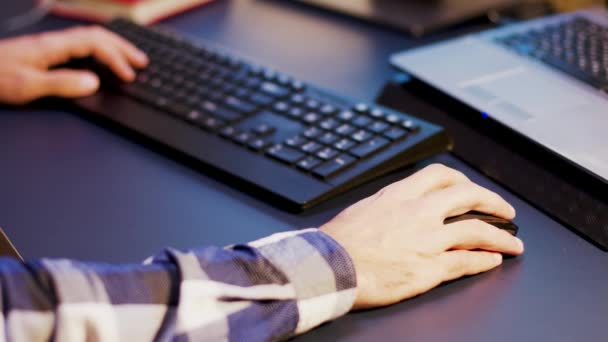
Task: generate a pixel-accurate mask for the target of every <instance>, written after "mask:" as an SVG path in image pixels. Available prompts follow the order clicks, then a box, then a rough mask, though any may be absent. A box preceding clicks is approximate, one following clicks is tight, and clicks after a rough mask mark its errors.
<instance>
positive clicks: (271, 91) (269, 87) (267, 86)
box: [260, 82, 290, 97]
mask: <svg viewBox="0 0 608 342" xmlns="http://www.w3.org/2000/svg"><path fill="white" fill-rule="evenodd" d="M260 90H261V91H262V92H264V93H266V94H268V95H271V96H274V97H285V96H287V95H289V94H290V90H289V89H287V88H285V87H281V86H280V85H277V84H274V83H271V82H264V83H262V84H261V85H260Z"/></svg>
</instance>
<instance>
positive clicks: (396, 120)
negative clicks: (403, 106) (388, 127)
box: [385, 114, 401, 124]
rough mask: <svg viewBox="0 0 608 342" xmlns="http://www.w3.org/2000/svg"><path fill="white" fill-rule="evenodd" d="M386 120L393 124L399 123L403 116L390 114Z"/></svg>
mask: <svg viewBox="0 0 608 342" xmlns="http://www.w3.org/2000/svg"><path fill="white" fill-rule="evenodd" d="M385 119H386V122H388V123H391V124H397V123H399V122H400V121H401V117H400V116H399V115H397V114H390V115H387V116H386V118H385Z"/></svg>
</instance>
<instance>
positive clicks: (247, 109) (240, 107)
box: [225, 96, 257, 114]
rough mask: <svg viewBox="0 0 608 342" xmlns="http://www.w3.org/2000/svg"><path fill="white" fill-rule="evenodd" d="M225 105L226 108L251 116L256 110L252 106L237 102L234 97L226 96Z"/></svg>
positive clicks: (247, 103) (240, 101)
mask: <svg viewBox="0 0 608 342" xmlns="http://www.w3.org/2000/svg"><path fill="white" fill-rule="evenodd" d="M225 103H226V105H227V106H228V107H230V108H232V109H233V110H235V111H237V112H240V113H243V114H251V113H252V112H253V111H255V110H256V108H257V107H256V106H255V105H254V104H251V103H249V102H246V101H243V100H239V99H238V98H236V97H234V96H228V97H227V98H226V101H225Z"/></svg>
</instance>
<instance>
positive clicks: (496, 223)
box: [445, 211, 519, 236]
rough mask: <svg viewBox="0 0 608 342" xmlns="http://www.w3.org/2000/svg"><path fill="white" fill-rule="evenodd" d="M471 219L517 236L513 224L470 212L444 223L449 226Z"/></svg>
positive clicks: (516, 229) (516, 230) (494, 217)
mask: <svg viewBox="0 0 608 342" xmlns="http://www.w3.org/2000/svg"><path fill="white" fill-rule="evenodd" d="M473 219H477V220H481V221H483V222H486V223H489V224H491V225H493V226H494V227H496V228H499V229H502V230H505V231H507V232H509V233H510V234H511V235H513V236H517V232H518V231H519V227H517V225H516V224H515V223H513V222H511V221H509V220H505V219H502V218H499V217H496V216H492V215H488V214H484V213H480V212H477V211H471V212H468V213H466V214H464V215H460V216H455V217H450V218H449V219H447V220H445V223H446V224H449V223H454V222H459V221H464V220H473Z"/></svg>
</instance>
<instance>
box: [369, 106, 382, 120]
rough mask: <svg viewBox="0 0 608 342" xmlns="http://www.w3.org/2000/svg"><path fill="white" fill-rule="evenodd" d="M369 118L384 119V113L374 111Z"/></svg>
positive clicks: (378, 110) (377, 110)
mask: <svg viewBox="0 0 608 342" xmlns="http://www.w3.org/2000/svg"><path fill="white" fill-rule="evenodd" d="M369 116H371V117H372V118H374V119H382V118H383V117H384V112H383V111H382V110H380V109H377V108H376V109H372V110H371V111H370V112H369Z"/></svg>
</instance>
